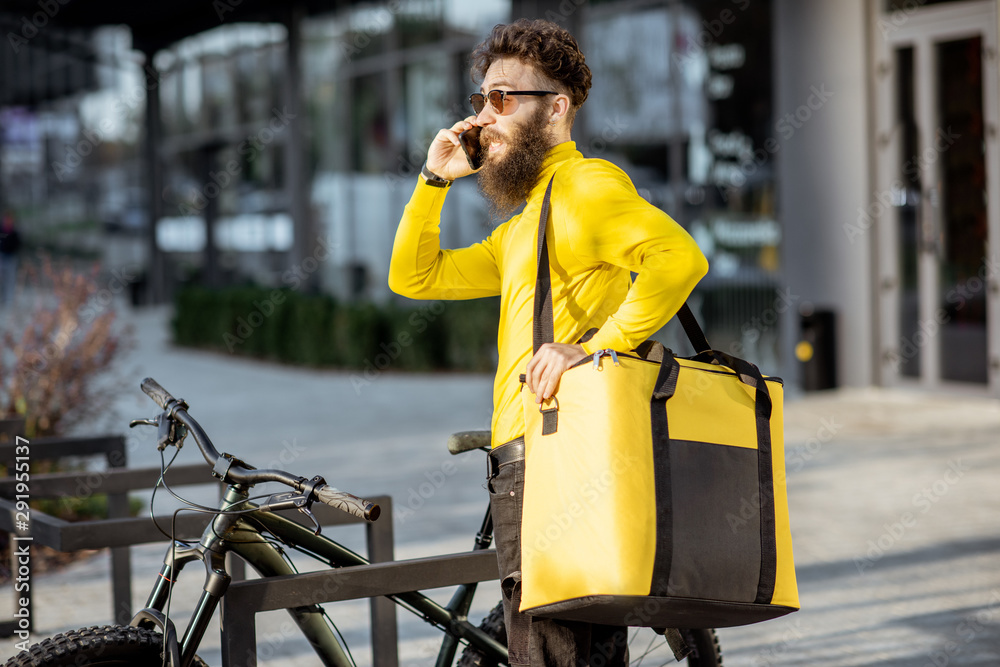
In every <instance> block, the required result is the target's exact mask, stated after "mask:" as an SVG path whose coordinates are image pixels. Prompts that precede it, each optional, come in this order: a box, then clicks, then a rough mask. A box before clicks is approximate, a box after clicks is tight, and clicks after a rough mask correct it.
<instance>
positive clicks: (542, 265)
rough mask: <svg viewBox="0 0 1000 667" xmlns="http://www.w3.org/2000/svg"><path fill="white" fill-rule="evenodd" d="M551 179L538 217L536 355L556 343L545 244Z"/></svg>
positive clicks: (533, 325) (533, 332)
mask: <svg viewBox="0 0 1000 667" xmlns="http://www.w3.org/2000/svg"><path fill="white" fill-rule="evenodd" d="M555 178H556V177H555V174H553V175H552V178H550V179H549V185H548V187H547V188H545V199H543V200H542V212H541V213H540V214H539V216H538V250H537V254H536V266H537V273H536V274H535V309H534V315H533V317H532V321H531V347H532V353H533V354H536V353H537V352H538V348H540V347H541V346H542V344H544V343H553V342H555V326H554V324H553V322H552V277H551V276H550V275H549V249H548V246H547V245H546V242H545V227H546V224H547V223H548V220H549V206H550V202H551V200H552V181H554V180H555Z"/></svg>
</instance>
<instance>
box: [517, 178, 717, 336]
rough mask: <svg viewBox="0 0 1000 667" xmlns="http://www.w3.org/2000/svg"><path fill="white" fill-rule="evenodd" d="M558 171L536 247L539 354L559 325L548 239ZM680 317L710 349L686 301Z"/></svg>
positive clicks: (688, 330) (541, 215)
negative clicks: (553, 311) (547, 228)
mask: <svg viewBox="0 0 1000 667" xmlns="http://www.w3.org/2000/svg"><path fill="white" fill-rule="evenodd" d="M555 178H556V177H555V174H553V175H552V178H550V179H549V184H548V187H546V188H545V198H544V199H542V210H541V213H539V215H538V244H537V251H536V257H535V261H536V267H537V272H536V274H535V307H534V313H533V317H532V322H531V347H532V353H533V354H536V353H537V352H538V348H540V347H541V346H542V345H543V344H544V343H552V342H554V341H555V325H554V324H553V315H552V276H551V275H550V274H549V249H548V243H547V241H546V240H545V228H546V226H547V225H548V220H549V213H550V210H551V205H552V204H551V202H552V182H553V181H554V180H555ZM677 319H679V320H680V322H681V326H682V327H684V333H685V334H687V337H688V340H689V341H691V345H692V347H694V351H695V353H696V354H701V353H703V352H709V351H711V349H712V346H711V345H709V344H708V339H707V338H706V337H705V332H704V331H702V328H701V325H699V324H698V320H696V319H695V317H694V313H692V312H691V308H690V307H689V306H688V305H687V302H685V303H684V304H683V305H682V306H681V308H680V310H678V311H677Z"/></svg>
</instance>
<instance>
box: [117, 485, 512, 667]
mask: <svg viewBox="0 0 1000 667" xmlns="http://www.w3.org/2000/svg"><path fill="white" fill-rule="evenodd" d="M247 495H248V494H247V490H246V489H244V488H242V487H240V486H237V485H234V486H230V487H228V489H227V491H226V494H225V497H224V499H223V501H222V503H221V504H220V509H221V510H225V511H227V512H232V513H228V514H219V515H217V516H216V517H215V519H214V520H213V521H212V522H211V523H210V524H209V525H208V527H206V528H205V531H204V533H202V536H201V540H200V541H199V543H198V544H197V545H194V546H189V545H187V544H183V543H174V544H173V545H172V546H171V548H169V549H168V550H167V554H166V557H165V558H164V562H163V567H162V568H161V570H160V576H159V578H158V579H157V582H156V584H155V585H154V587H153V590H152V591H151V592H150V594H149V598H148V599H147V601H146V606H145V608H143V609H142V610H141V611H139V612H138V613H137V614H136V615H135V617H134V618H133V619H132V623H131V624H132V625H143V624H145V625H155V626H158V627H159V628H160V629H161V631H162V633H163V638H164V639H163V641H164V646H165V649H166V652H167V655H168V656H170V658H169V659H170V662H171V663H172V664H173V665H174V666H175V667H189V666H190V665H191V662H192V660H193V659H194V656H195V652H196V651H197V649H198V646H199V644H200V643H201V640H202V638H203V637H204V635H205V631H206V630H207V628H208V624H209V622H210V620H211V617H212V614H213V613H214V612H215V609H216V608H217V607H218V605H219V602H220V600H221V599H222V597H223V596H224V595H225V593H226V589H227V588H228V586H229V583H230V581H231V579H232V578H231V576H230V575H229V573H228V571H227V569H226V563H225V560H226V559H225V555H226V553H228V552H232V553H235V554H236V555H238V556H240V557H241V558H243V559H244V560H245V561H246V562H247V563H249V564H250V566H251V567H253V568H254V569H255V570H256V571H257V572H258V573H259V574H260V575H261V576H262V577H273V576H280V575H291V574H295V572H294V570H293V569H292V568H291V566H290V565H289V564H288V563H287V562H286V561H285V559H284V557H283V556H282V554H281V552H280V551H279V550H278V549H277V548H275V546H274V545H273V544H271V543H270V542H269V541H267V540H266V539H265V538H264V537H263V535H262V530H261V529H263V530H264V531H266V532H268V533H270V534H271V535H273V536H274V537H276V538H278V540H279V541H282V542H284V543H287V544H291V545H295V547H296V548H298V549H301V550H303V551H305V552H307V553H308V555H309V556H310V557H312V558H314V559H316V560H319V561H322V562H325V563H327V564H328V565H330V566H331V567H334V568H338V567H350V566H353V565H367V564H368V560H367V559H365V558H364V557H363V556H361V555H359V554H356V553H354V552H353V551H351V550H350V549H347V548H346V547H344V546H343V545H341V544H338V543H337V542H335V541H333V540H331V539H330V538H328V537H326V536H324V535H321V534H320V535H317V534H314V533H313V531H312V530H311V529H310V528H308V527H306V526H303V525H302V524H299V523H297V522H295V521H292V520H291V519H289V518H286V517H284V516H281V515H279V514H277V513H274V512H269V511H264V510H259V509H256V508H257V506H256V505H254V504H253V503H250V502H248V500H247ZM246 509H249V510H250V511H249V512H245V513H239V514H237V513H234V512H238V511H240V510H246ZM258 526H259V527H258ZM491 535H492V519H491V518H490V514H489V510H487V514H486V517H485V519H484V520H483V528H482V530H481V531H480V533H479V535H478V537H477V541H476V547H475V548H476V549H483V548H486V547H488V546H489V543H490V539H491ZM195 560H200V561H202V562H203V563H204V564H205V569H206V574H205V584H204V586H203V589H202V594H201V597H200V599H199V600H198V604H197V605H196V606H195V609H194V611H193V612H192V614H191V618H190V619H189V621H188V625H187V628H186V630H185V633H184V637H183V638H182V639H180V640H179V641H178V640H177V635H176V632H175V630H174V627H173V622H172V621H171V620H169V619H167V618H166V617H165V616H164V614H163V609H164V608H165V606H166V603H167V600H168V598H169V595H170V592H171V589H172V588H173V583H174V582H175V581H176V579H177V577H178V576H179V574H180V572H181V570H182V569H183V568H184V566H185V565H187V564H188V563H190V562H192V561H195ZM475 592H476V584H464V585H461V586H459V587H458V590H456V592H455V594H454V595H453V596H452V599H451V601H449V603H448V604H447V605H445V606H441V605H440V604H438V603H436V602H434V601H433V600H431V599H430V598H428V597H427V596H425V595H423V594H422V593H420V592H418V591H413V592H409V593H403V594H399V595H392V596H389V597H390V599H392V600H393V601H394V602H396V603H397V604H400V605H402V606H404V608H409V609H410V610H411V611H412V612H413V613H416V614H419V615H420V616H422V617H423V618H424V619H425V620H427V621H428V622H430V623H432V624H433V625H435V626H437V627H438V628H439V629H441V630H443V631H444V633H445V637H444V641H443V642H442V645H441V650H440V651H439V653H438V658H437V661H436V663H435V664H436V665H437V666H438V667H448V666H449V665H451V664H452V662H453V660H454V657H455V652H456V650H457V648H458V642H459V640H460V639H464V640H466V641H468V642H469V643H470V644H471V645H473V646H475V647H476V648H478V649H479V650H481V651H482V652H484V653H485V654H486V655H487V656H488V657H489V658H490V659H491V660H496V661H498V662H502V663H505V662H506V661H507V649H506V647H504V646H503V645H502V644H500V643H499V642H497V641H496V640H495V639H493V638H492V637H490V636H489V635H488V634H486V633H485V632H484V631H482V630H481V629H479V628H478V627H476V626H474V625H472V624H471V623H469V621H468V620H467V618H466V615H467V614H468V611H469V608H470V606H471V604H472V598H473V596H474V594H475ZM287 611H288V612H289V614H291V616H292V618H293V620H294V621H295V623H296V624H297V625H298V626H299V628H300V630H301V631H302V633H303V635H304V636H305V637H306V639H308V640H309V643H310V644H311V645H312V646H313V648H314V650H315V651H316V654H317V655H318V656H319V658H320V660H321V661H322V662H323V664H324V665H327V666H328V667H351V665H352V662H351V660H350V657H349V656H348V654H347V653H346V651H345V650H344V647H343V646H342V645H341V644H340V642H339V641H338V640H337V637H336V635H335V633H334V631H333V629H332V628H331V627H330V625H329V624H328V623H327V621H326V619H325V618H324V616H323V613H322V610H321V609H320V608H319V606H318V605H312V606H308V607H297V608H295V609H288V610H287ZM231 631H232V630H231V629H227V628H226V625H225V619H223V626H222V632H223V633H225V632H231ZM224 650H225V649H224ZM231 658H236V656H228V655H223V662H224V664H226V665H230V664H231Z"/></svg>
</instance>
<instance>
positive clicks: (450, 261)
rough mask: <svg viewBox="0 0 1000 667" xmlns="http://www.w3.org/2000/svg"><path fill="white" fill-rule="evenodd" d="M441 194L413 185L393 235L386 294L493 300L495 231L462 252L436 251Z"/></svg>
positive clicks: (497, 275) (497, 274)
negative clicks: (388, 292) (485, 298)
mask: <svg viewBox="0 0 1000 667" xmlns="http://www.w3.org/2000/svg"><path fill="white" fill-rule="evenodd" d="M447 190H448V189H447V188H437V187H434V186H431V185H427V184H426V183H424V181H423V179H419V182H418V183H417V187H416V188H415V189H414V191H413V195H412V196H411V197H410V201H409V203H408V204H407V205H406V208H405V209H404V210H403V218H402V219H401V220H400V221H399V228H398V229H397V230H396V240H395V241H394V243H393V246H392V259H391V260H390V261H389V288H390V289H391V290H392V291H393V292H395V293H396V294H399V295H401V296H405V297H409V298H411V299H476V298H479V297H486V296H497V295H498V294H500V270H499V268H498V264H497V257H496V253H495V249H494V243H495V241H496V237H497V234H498V233H500V232H501V229H500V227H498V228H497V229H496V230H495V231H494V232H493V234H492V235H491V236H490V237H489V238H487V239H486V240H485V241H482V242H481V243H476V244H473V245H471V246H469V247H468V248H462V249H460V250H442V249H441V226H440V223H441V207H442V206H443V205H444V199H445V195H446V194H447ZM501 227H502V225H501Z"/></svg>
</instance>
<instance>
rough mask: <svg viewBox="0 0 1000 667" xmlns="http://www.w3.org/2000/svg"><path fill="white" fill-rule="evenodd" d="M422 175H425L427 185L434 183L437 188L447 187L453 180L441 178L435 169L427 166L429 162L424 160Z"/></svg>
mask: <svg viewBox="0 0 1000 667" xmlns="http://www.w3.org/2000/svg"><path fill="white" fill-rule="evenodd" d="M420 175H421V176H423V177H424V181H426V182H427V185H433V186H434V187H436V188H446V187H448V186H449V185H451V181H449V180H448V179H445V178H441V177H440V176H438V175H437V174H435V173H434V172H433V171H431V170H430V169H428V168H427V163H426V162H424V166H423V167H421V169H420Z"/></svg>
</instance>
